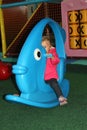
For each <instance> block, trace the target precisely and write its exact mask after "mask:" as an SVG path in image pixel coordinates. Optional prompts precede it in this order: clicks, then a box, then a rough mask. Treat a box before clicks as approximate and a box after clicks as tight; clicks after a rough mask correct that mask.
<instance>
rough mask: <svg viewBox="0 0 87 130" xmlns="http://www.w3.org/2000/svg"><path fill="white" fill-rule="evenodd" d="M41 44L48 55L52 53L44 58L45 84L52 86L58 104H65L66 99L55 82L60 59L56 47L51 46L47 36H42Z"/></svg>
mask: <svg viewBox="0 0 87 130" xmlns="http://www.w3.org/2000/svg"><path fill="white" fill-rule="evenodd" d="M42 46H43V47H44V48H45V50H46V53H47V54H48V55H52V57H47V60H46V69H45V74H44V80H45V82H46V83H47V84H49V85H50V87H52V89H53V90H54V92H55V93H56V95H57V98H58V101H59V102H60V105H61V106H62V105H65V104H67V99H66V98H65V97H64V96H63V94H62V91H61V89H60V87H59V84H58V82H57V80H58V78H59V77H58V73H57V70H56V69H57V64H58V63H59V62H60V59H59V58H58V55H57V53H56V48H55V47H53V46H52V44H51V41H50V38H49V37H48V36H43V38H42Z"/></svg>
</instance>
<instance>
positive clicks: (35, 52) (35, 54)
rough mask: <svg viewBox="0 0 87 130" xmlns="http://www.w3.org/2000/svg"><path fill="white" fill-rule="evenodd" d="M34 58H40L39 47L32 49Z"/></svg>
mask: <svg viewBox="0 0 87 130" xmlns="http://www.w3.org/2000/svg"><path fill="white" fill-rule="evenodd" d="M34 58H35V59H36V60H40V59H41V51H40V49H38V48H37V49H35V50H34Z"/></svg>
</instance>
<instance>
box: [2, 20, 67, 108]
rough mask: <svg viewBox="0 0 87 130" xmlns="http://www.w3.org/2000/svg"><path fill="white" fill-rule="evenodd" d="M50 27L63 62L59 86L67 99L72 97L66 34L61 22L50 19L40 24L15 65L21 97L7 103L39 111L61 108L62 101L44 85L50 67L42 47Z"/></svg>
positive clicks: (59, 69) (7, 97)
mask: <svg viewBox="0 0 87 130" xmlns="http://www.w3.org/2000/svg"><path fill="white" fill-rule="evenodd" d="M46 25H49V26H50V27H51V28H52V31H53V33H54V37H55V43H56V50H57V53H58V55H59V58H60V63H59V64H58V67H57V71H58V74H59V81H58V82H59V84H60V86H61V89H62V92H63V94H64V96H65V97H67V96H68V93H69V81H68V80H67V79H65V78H64V74H65V71H66V66H65V60H66V54H65V48H64V42H65V38H66V36H65V31H64V30H63V29H62V28H61V27H60V26H59V24H58V23H57V22H55V21H54V20H52V19H50V18H44V19H42V20H41V21H39V22H38V23H37V24H36V26H35V27H34V28H33V29H32V31H31V33H30V34H29V35H28V37H27V39H26V41H25V43H24V45H23V47H22V49H21V52H20V54H19V57H18V61H17V64H16V65H13V70H12V71H13V73H14V74H15V76H16V83H17V86H18V89H19V90H20V95H19V96H16V95H9V94H8V95H6V96H5V99H6V100H8V101H11V102H17V103H23V104H26V105H31V106H35V107H42V108H51V107H55V106H57V105H59V102H58V99H57V97H56V95H55V93H54V91H53V90H52V88H50V86H49V85H47V84H46V83H45V82H44V70H45V64H46V57H47V55H46V54H45V53H46V52H45V49H44V48H43V47H42V46H41V40H42V36H43V32H44V29H45V27H46Z"/></svg>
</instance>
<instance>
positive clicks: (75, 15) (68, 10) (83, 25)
mask: <svg viewBox="0 0 87 130" xmlns="http://www.w3.org/2000/svg"><path fill="white" fill-rule="evenodd" d="M77 5H78V6H77ZM61 10H62V27H63V28H64V29H65V31H66V33H67V37H66V43H65V49H66V54H67V56H68V57H83V58H84V57H85V58H86V57H87V0H67V1H62V3H61Z"/></svg>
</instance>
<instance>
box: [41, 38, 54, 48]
mask: <svg viewBox="0 0 87 130" xmlns="http://www.w3.org/2000/svg"><path fill="white" fill-rule="evenodd" d="M46 40H47V41H49V42H50V44H51V45H52V46H54V47H55V44H54V43H53V40H52V39H51V38H50V37H49V36H43V37H42V42H43V41H46Z"/></svg>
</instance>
